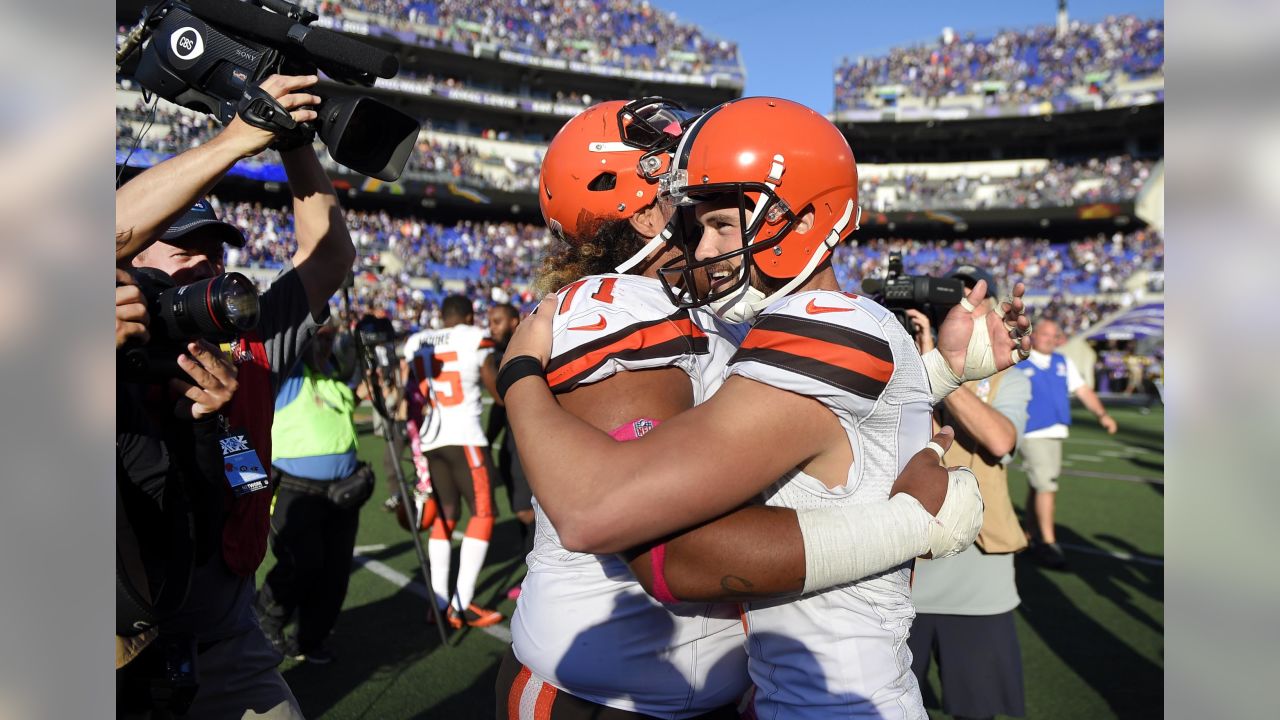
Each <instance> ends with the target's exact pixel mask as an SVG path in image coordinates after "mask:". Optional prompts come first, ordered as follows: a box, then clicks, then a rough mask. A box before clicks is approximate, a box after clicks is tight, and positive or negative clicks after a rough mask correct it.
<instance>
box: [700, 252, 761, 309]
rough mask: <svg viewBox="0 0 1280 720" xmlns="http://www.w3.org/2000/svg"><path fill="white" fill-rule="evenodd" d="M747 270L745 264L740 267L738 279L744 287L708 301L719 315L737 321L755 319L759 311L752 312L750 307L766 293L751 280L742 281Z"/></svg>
mask: <svg viewBox="0 0 1280 720" xmlns="http://www.w3.org/2000/svg"><path fill="white" fill-rule="evenodd" d="M746 271H747V266H746V265H745V264H743V265H740V266H739V267H738V279H739V281H741V282H742V287H741V288H740V289H739V290H738V292H736V293H734V294H733V295H730V296H728V297H725V298H721V299H719V300H716V301H714V302H710V303H707V305H708V306H709V307H710V308H711V310H712V311H713V312H714V313H715V314H716V315H717V316H718V317H720V318H722V319H724V320H728V321H729V322H735V323H741V322H750V321H751V320H753V319H755V316H756V314H758V311H757V313H750V309H751V308H752V307H754V306H755V304H756V303H757V302H759V301H760V300H762V299H764V293H762V292H760V291H759V290H757V289H755V288H753V287H751V281H750V280H749V279H748V280H746V281H742V276H743V273H745V272H746Z"/></svg>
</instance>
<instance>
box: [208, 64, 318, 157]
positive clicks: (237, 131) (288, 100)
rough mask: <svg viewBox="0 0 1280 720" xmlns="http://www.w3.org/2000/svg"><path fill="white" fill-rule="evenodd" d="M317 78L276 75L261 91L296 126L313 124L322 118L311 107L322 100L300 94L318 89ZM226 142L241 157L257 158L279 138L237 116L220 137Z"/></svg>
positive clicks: (316, 96) (314, 76)
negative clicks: (298, 124) (305, 90)
mask: <svg viewBox="0 0 1280 720" xmlns="http://www.w3.org/2000/svg"><path fill="white" fill-rule="evenodd" d="M319 79H320V78H319V77H318V76H316V75H272V76H270V77H268V78H267V79H266V80H263V81H262V82H261V83H260V84H259V87H261V88H262V89H263V90H265V91H267V92H268V93H270V94H271V97H274V98H275V99H276V101H277V102H279V103H280V105H281V106H282V107H284V109H285V110H288V111H289V115H290V117H292V118H293V119H294V121H295V122H300V123H303V122H310V121H312V120H315V119H316V118H318V117H320V116H319V114H318V113H317V112H316V111H315V110H311V109H309V108H308V106H310V105H319V104H320V97H319V96H318V95H312V94H311V93H308V92H300V91H301V90H304V89H305V88H309V87H311V86H312V85H315V84H316V82H318V81H319ZM218 137H219V138H220V139H221V141H222V142H227V143H230V144H232V145H233V146H234V147H235V148H236V149H237V151H238V152H239V153H240V156H241V157H246V158H247V157H253V156H254V155H257V154H258V153H260V152H262V151H263V150H266V149H267V146H268V145H270V144H271V143H273V142H275V140H276V134H275V133H273V132H271V131H269V130H263V129H261V128H256V127H254V126H252V125H250V124H249V123H247V122H245V121H244V120H242V119H241V118H240V116H239V115H236V116H235V117H234V118H233V119H232V120H231V122H229V123H227V128H226V129H225V130H223V131H222V133H221V134H220V135H219V136H218Z"/></svg>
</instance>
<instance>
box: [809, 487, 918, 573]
mask: <svg viewBox="0 0 1280 720" xmlns="http://www.w3.org/2000/svg"><path fill="white" fill-rule="evenodd" d="M796 520H797V521H798V522H799V524H800V535H801V537H803V538H804V592H805V593H811V592H816V591H818V590H826V589H827V588H832V587H836V586H837V585H845V584H848V583H851V582H853V581H855V580H860V579H862V578H864V577H867V576H870V575H875V574H877V573H882V572H884V571H886V570H890V569H892V568H895V567H897V566H899V565H901V564H902V563H904V562H906V561H908V560H910V559H911V558H913V557H916V556H919V555H923V554H925V553H926V552H928V551H929V543H928V539H929V535H930V529H929V528H930V526H931V525H932V524H933V516H932V515H930V514H929V513H928V511H926V510H925V509H924V506H922V505H921V504H920V502H919V501H918V500H916V499H915V498H913V497H911V496H910V495H907V494H906V493H899V494H897V495H894V496H893V497H892V498H889V501H888V502H883V503H875V504H874V505H854V506H847V505H846V506H843V507H827V508H814V509H809V510H800V511H798V512H797V513H796Z"/></svg>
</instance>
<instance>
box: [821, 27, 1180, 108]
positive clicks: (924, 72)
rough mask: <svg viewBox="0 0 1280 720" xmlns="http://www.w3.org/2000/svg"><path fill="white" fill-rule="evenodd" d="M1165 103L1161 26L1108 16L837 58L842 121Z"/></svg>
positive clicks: (837, 93) (946, 33)
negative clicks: (839, 60)
mask: <svg viewBox="0 0 1280 720" xmlns="http://www.w3.org/2000/svg"><path fill="white" fill-rule="evenodd" d="M1163 101H1164V20H1163V19H1146V20H1144V19H1139V18H1136V17H1133V16H1128V15H1124V16H1112V17H1108V18H1106V19H1105V20H1102V21H1100V22H1095V23H1085V22H1079V21H1073V22H1071V23H1070V24H1069V25H1068V27H1067V29H1066V32H1063V33H1059V32H1058V30H1057V28H1055V27H1054V26H1049V25H1044V26H1037V27H1033V28H1029V29H1023V30H1004V31H1000V32H997V33H994V34H992V35H989V36H980V35H977V34H973V33H970V34H968V35H965V36H958V35H956V34H955V33H954V32H952V31H950V29H947V30H945V31H944V32H943V34H942V36H941V37H940V38H939V39H938V40H936V41H934V42H931V43H925V44H921V45H916V46H912V47H905V48H894V49H892V50H890V51H889V52H888V53H887V54H885V55H882V56H879V57H859V58H856V59H853V60H846V61H845V62H844V63H842V64H841V66H840V67H838V68H837V69H836V72H835V117H836V119H837V120H838V121H845V122H852V121H858V122H878V121H895V122H902V121H915V120H963V119H970V118H984V117H986V118H990V117H1001V116H1038V115H1046V114H1051V113H1062V112H1069V111H1082V110H1101V109H1107V108H1122V107H1132V106H1141V105H1150V104H1154V103H1162V102H1163Z"/></svg>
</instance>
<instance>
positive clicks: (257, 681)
mask: <svg viewBox="0 0 1280 720" xmlns="http://www.w3.org/2000/svg"><path fill="white" fill-rule="evenodd" d="M316 80H317V78H316V76H314V75H309V76H301V77H298V76H282V75H273V76H271V77H269V78H267V79H266V80H264V81H263V82H262V84H261V86H262V88H263V89H264V90H266V91H268V92H269V93H270V94H271V95H272V96H273V97H275V98H276V99H277V100H278V101H279V102H280V104H281V105H283V106H284V107H285V108H286V109H287V110H289V111H290V113H291V116H292V117H293V118H294V119H295V120H297V121H299V122H305V121H309V120H313V119H315V118H316V112H315V111H314V110H313V109H311V108H310V107H309V106H314V105H316V104H317V103H319V98H317V97H316V96H315V95H312V94H310V93H309V92H306V89H307V88H309V87H311V86H312V85H314V84H315V82H316ZM275 140H276V136H275V135H274V134H273V133H271V132H268V131H265V130H261V129H259V128H257V127H254V126H251V125H249V124H248V123H245V122H244V121H242V120H241V119H240V118H239V117H236V118H235V119H233V120H232V121H231V122H229V123H228V124H227V127H226V129H224V130H223V131H222V132H221V133H219V134H218V136H217V137H215V138H213V139H212V140H210V141H209V142H207V143H205V144H204V145H201V146H200V147H197V148H193V149H191V150H189V151H187V152H184V153H182V154H180V155H177V156H176V157H173V158H171V159H169V160H167V161H165V162H163V163H161V164H159V165H156V166H155V167H152V168H150V169H148V170H146V171H145V172H143V173H141V174H140V175H138V176H137V177H136V178H134V179H133V180H132V181H130V182H129V183H127V184H125V185H124V186H123V187H121V188H120V189H119V190H117V191H116V238H117V245H116V247H117V254H116V259H117V262H118V263H127V264H132V265H133V266H134V267H139V268H141V267H151V268H156V269H159V270H162V271H164V272H166V273H168V274H169V275H170V276H172V278H173V280H174V281H175V282H176V283H177V284H178V285H185V284H187V283H190V282H192V281H196V280H200V279H204V278H209V277H213V276H215V275H218V274H220V273H222V272H223V270H224V265H223V248H222V245H223V244H224V243H229V244H232V245H243V244H244V238H243V236H242V235H241V234H240V232H239V230H237V229H236V228H235V227H234V226H232V225H229V224H227V223H224V222H221V221H219V220H218V219H217V217H216V215H215V214H214V212H213V210H212V208H211V207H210V206H209V204H208V203H207V201H203V200H202V196H203V194H204V193H206V192H208V191H209V190H210V189H211V188H212V187H213V186H214V185H215V184H216V183H217V182H218V180H219V179H221V178H222V176H223V175H224V174H226V172H227V171H228V170H229V169H230V168H231V167H232V166H233V165H234V164H235V163H236V162H237V161H238V160H240V159H242V158H247V157H252V156H254V155H256V154H258V153H260V152H262V151H263V150H264V149H266V148H267V147H268V146H269V145H271V144H272V143H273V142H274V141H275ZM280 155H281V158H282V160H283V162H284V167H285V171H286V173H287V174H288V178H289V189H290V191H291V193H292V195H293V214H294V222H295V224H296V227H295V235H296V237H297V241H298V250H297V252H296V253H295V254H294V256H293V258H292V260H291V263H290V264H289V265H287V266H286V267H285V268H284V269H283V270H282V271H281V273H280V275H279V276H278V277H277V278H276V279H275V281H274V282H273V283H272V284H271V286H270V287H269V288H268V289H267V290H266V292H264V293H263V294H262V296H261V298H260V300H259V306H260V307H259V312H260V321H259V325H258V327H257V329H256V330H254V331H252V332H249V333H247V334H245V335H243V336H241V337H239V338H237V339H236V340H235V341H233V342H232V343H231V344H230V356H231V359H232V361H233V362H234V363H235V365H236V367H237V372H238V377H237V381H238V383H239V389H238V390H237V392H236V395H235V397H234V399H233V401H232V402H231V403H230V405H229V406H228V407H226V408H224V409H223V411H222V412H220V413H219V416H220V418H221V420H219V424H220V425H221V427H222V435H221V439H222V440H223V441H224V448H233V449H234V450H235V451H236V452H241V453H248V452H251V453H252V454H253V455H255V456H256V457H257V458H258V459H259V462H261V461H263V460H269V459H270V457H271V422H272V414H273V408H274V401H275V397H276V394H277V392H278V390H279V386H280V383H281V380H282V378H283V376H284V374H285V373H287V372H288V371H289V370H290V369H291V368H292V367H293V366H294V365H295V364H296V363H297V362H298V360H299V359H300V358H301V357H302V353H303V350H304V348H305V346H306V344H307V343H308V342H309V341H310V340H311V337H312V335H313V334H314V332H315V329H316V327H317V326H318V325H319V324H320V323H323V322H324V321H325V320H326V319H327V318H328V314H329V306H328V300H329V298H330V297H331V296H332V295H333V293H334V292H335V291H337V289H338V288H339V286H340V285H341V283H342V281H343V279H344V278H345V277H346V275H347V272H348V270H349V269H350V267H351V264H352V262H353V261H354V258H355V249H354V247H353V246H352V244H351V238H350V236H349V235H348V233H347V229H346V226H345V222H344V219H343V215H342V210H341V207H340V206H339V203H338V199H337V196H336V195H335V194H334V192H333V186H332V184H331V183H330V181H329V179H328V177H326V175H325V174H324V171H323V170H322V169H321V167H320V163H319V160H318V159H317V158H316V155H315V151H314V150H313V149H312V148H311V146H310V145H306V144H304V145H302V146H300V147H296V148H293V149H286V150H282V151H281V153H280ZM233 475H234V477H233ZM244 483H245V478H243V477H240V476H239V475H238V474H236V473H235V472H234V470H228V472H227V477H226V478H224V479H223V480H221V485H222V487H221V489H220V494H221V498H220V499H221V504H222V508H223V510H224V513H223V517H222V523H221V524H222V527H221V533H220V534H221V538H220V548H219V552H215V553H213V557H212V558H211V559H210V560H209V562H207V563H205V564H203V565H201V566H199V567H197V568H196V570H195V574H194V577H193V579H192V585H191V591H190V593H189V596H188V600H187V603H186V604H185V605H184V606H183V607H182V608H181V610H180V611H179V612H177V613H176V614H175V615H174V616H173V617H171V618H168V619H167V620H166V621H164V622H162V623H161V625H160V631H161V635H162V636H164V635H166V634H174V635H178V634H191V635H192V636H194V638H195V642H196V650H197V652H198V656H197V657H196V658H195V660H196V662H195V665H196V667H197V672H198V677H199V691H198V693H197V695H196V697H195V702H194V703H193V705H192V707H191V710H190V715H189V717H195V718H199V717H228V716H234V717H240V716H241V715H243V714H245V713H246V712H249V711H251V710H252V711H253V712H256V713H259V716H262V717H272V718H293V717H301V712H300V711H299V710H298V707H297V702H296V700H294V698H293V695H292V693H291V692H290V691H289V688H288V686H287V685H286V684H285V683H284V680H283V678H281V676H280V674H279V672H278V671H277V670H276V665H277V664H278V663H279V662H280V655H279V653H277V652H276V651H275V650H274V649H273V648H272V647H271V645H270V643H269V642H268V641H267V639H266V638H265V637H264V636H263V634H262V631H261V630H260V629H259V627H258V624H257V620H256V618H255V617H254V614H253V610H252V603H253V596H254V587H253V586H254V572H255V570H256V569H257V567H258V565H259V563H261V561H262V558H263V555H264V553H265V551H266V543H267V534H268V519H269V509H270V504H271V491H270V488H269V487H266V488H263V489H257V490H255V491H252V492H247V493H243V494H237V493H236V492H235V491H234V490H233V488H237V487H240V486H242V485H243V484H244ZM263 484H264V485H265V483H263ZM256 485H257V483H256V482H255V483H254V486H255V487H256Z"/></svg>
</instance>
